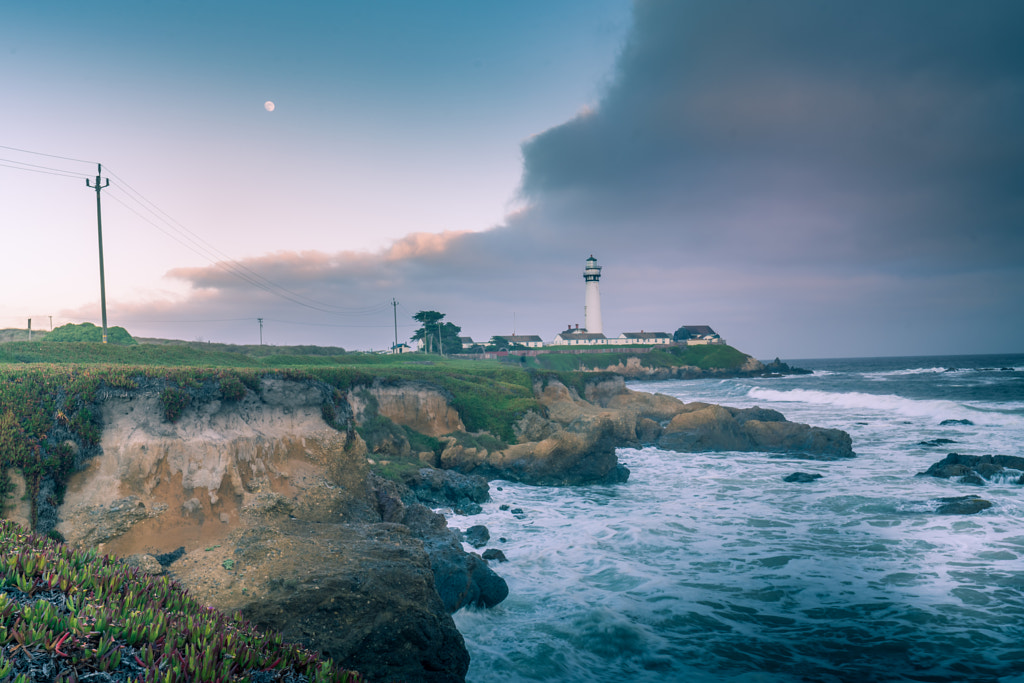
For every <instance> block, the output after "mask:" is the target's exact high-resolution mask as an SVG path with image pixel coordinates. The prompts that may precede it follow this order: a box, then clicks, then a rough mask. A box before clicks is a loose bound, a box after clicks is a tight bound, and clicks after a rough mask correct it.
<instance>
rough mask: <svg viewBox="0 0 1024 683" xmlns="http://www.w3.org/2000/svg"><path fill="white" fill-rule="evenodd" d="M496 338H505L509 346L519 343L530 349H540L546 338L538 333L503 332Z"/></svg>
mask: <svg viewBox="0 0 1024 683" xmlns="http://www.w3.org/2000/svg"><path fill="white" fill-rule="evenodd" d="M494 339H495V340H498V339H504V340H505V341H506V342H508V345H509V346H514V345H517V344H518V345H519V346H525V347H526V348H528V349H539V348H540V347H542V346H544V340H543V339H541V338H540V337H539V336H537V335H536V334H502V335H498V336H496V337H495V338H494Z"/></svg>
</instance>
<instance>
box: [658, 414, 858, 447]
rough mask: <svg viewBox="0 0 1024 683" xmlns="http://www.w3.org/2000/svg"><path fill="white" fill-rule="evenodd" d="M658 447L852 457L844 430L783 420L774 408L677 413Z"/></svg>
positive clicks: (666, 428)
mask: <svg viewBox="0 0 1024 683" xmlns="http://www.w3.org/2000/svg"><path fill="white" fill-rule="evenodd" d="M658 446H659V447H660V448H663V449H665V450H671V451H679V452H683V453H695V452H700V451H753V452H764V453H780V454H786V455H788V456H792V457H799V458H808V459H813V460H835V459H838V458H850V457H853V455H854V453H853V442H852V440H851V439H850V435H849V434H847V433H846V432H844V431H841V430H838V429H823V428H821V427H811V426H809V425H806V424H801V423H797V422H789V421H787V420H786V419H785V418H784V417H783V416H782V414H781V413H779V412H777V411H774V410H766V409H762V408H756V407H755V408H747V409H739V408H726V407H723V406H715V405H709V406H704V407H699V408H698V409H697V410H692V411H689V412H682V413H679V414H677V415H676V416H675V417H673V418H672V420H671V421H670V422H669V423H668V425H667V426H666V427H665V430H664V432H663V433H662V435H661V437H660V438H659V439H658Z"/></svg>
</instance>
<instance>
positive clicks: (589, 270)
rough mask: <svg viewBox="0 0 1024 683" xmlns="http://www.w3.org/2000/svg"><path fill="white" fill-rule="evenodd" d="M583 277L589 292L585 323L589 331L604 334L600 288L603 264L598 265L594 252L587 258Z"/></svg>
mask: <svg viewBox="0 0 1024 683" xmlns="http://www.w3.org/2000/svg"><path fill="white" fill-rule="evenodd" d="M583 279H584V280H585V281H586V283H587V294H586V298H585V299H584V301H583V325H584V327H586V328H587V332H591V333H595V334H604V325H603V324H602V323H601V290H599V289H598V282H599V281H600V280H601V266H599V265H597V259H596V258H594V256H593V254H591V256H590V258H588V259H587V267H586V268H584V269H583Z"/></svg>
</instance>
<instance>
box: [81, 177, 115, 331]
mask: <svg viewBox="0 0 1024 683" xmlns="http://www.w3.org/2000/svg"><path fill="white" fill-rule="evenodd" d="M102 173H103V164H96V183H95V184H93V183H90V182H89V179H88V178H86V179H85V185H86V187H92V188H95V189H96V235H97V237H98V238H99V243H100V308H101V309H102V312H103V343H104V344H106V343H107V285H106V281H105V280H104V278H103V214H102V212H101V211H100V190H102V189H103V188H105V187H107V186H109V185H110V178H106V179H104V178H101V177H100V175H102Z"/></svg>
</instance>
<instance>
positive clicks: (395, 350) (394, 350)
mask: <svg viewBox="0 0 1024 683" xmlns="http://www.w3.org/2000/svg"><path fill="white" fill-rule="evenodd" d="M391 308H392V309H393V310H394V314H395V345H394V346H392V347H391V353H398V302H397V301H395V297H391Z"/></svg>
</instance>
